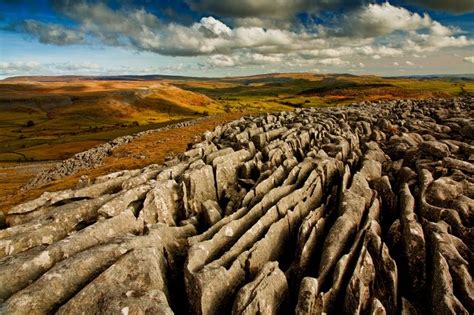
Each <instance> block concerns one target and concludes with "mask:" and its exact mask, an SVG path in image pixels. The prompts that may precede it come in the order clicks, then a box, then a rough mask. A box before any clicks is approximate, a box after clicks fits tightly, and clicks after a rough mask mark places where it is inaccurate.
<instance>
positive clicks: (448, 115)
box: [0, 98, 474, 314]
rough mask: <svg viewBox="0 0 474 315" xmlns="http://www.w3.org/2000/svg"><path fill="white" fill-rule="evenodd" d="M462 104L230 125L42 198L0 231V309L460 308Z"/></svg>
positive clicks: (470, 295) (464, 210) (469, 195)
mask: <svg viewBox="0 0 474 315" xmlns="http://www.w3.org/2000/svg"><path fill="white" fill-rule="evenodd" d="M473 110H474V106H473V99H472V98H464V99H453V100H442V99H440V100H423V101H421V100H418V101H413V100H400V101H381V102H375V103H369V102H366V103H363V104H359V105H357V106H349V107H344V108H325V109H301V110H296V111H295V112H282V113H278V114H275V115H269V114H268V115H263V116H258V117H244V118H242V119H240V120H237V121H234V122H231V123H227V124H225V125H222V126H219V127H217V128H216V129H215V130H213V131H208V132H206V133H205V134H204V135H203V137H202V141H201V142H199V143H195V144H193V145H192V146H190V148H189V150H188V151H186V152H185V153H183V154H182V155H180V156H178V157H176V158H174V159H173V160H170V161H168V162H166V163H165V165H150V166H148V167H145V168H143V169H136V170H126V171H121V172H116V173H112V174H108V175H105V176H102V177H99V178H97V179H95V181H94V182H93V183H90V184H89V185H86V186H85V187H82V188H78V189H71V190H65V191H59V192H51V193H49V192H48V193H44V194H43V195H42V196H41V197H39V198H38V199H35V200H32V201H29V202H27V203H24V204H21V205H18V206H16V207H14V208H13V209H11V210H10V211H9V213H8V214H7V217H6V219H7V222H8V223H9V225H10V227H9V228H7V229H4V230H0V283H1V284H2V285H1V286H0V300H1V301H2V305H1V310H0V312H2V313H5V314H25V313H28V314H48V313H59V314H98V313H100V314H102V313H104V314H109V313H122V314H144V313H149V314H172V313H177V314H186V313H192V314H226V313H229V314H277V313H279V314H292V313H295V314H323V313H328V314H339V313H350V314H353V313H357V314H358V313H373V314H398V313H403V314H429V313H435V314H472V313H473V312H474V284H473V281H472V274H473V272H472V270H473V269H472V262H473V261H474V259H473V249H474V245H473V226H472V222H473V219H474V202H473V198H474V177H473V173H474V165H473V161H474V145H473V140H474V118H473V117H474V115H473ZM151 149H152V148H151Z"/></svg>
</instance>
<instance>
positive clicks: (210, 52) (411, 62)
mask: <svg viewBox="0 0 474 315" xmlns="http://www.w3.org/2000/svg"><path fill="white" fill-rule="evenodd" d="M271 72H313V73H352V74H375V75H382V76H404V75H416V74H465V73H474V1H473V0H451V1H445V0H392V1H367V0H350V1H349V0H155V1H153V0H110V1H106V0H104V1H87V0H30V1H27V0H0V78H5V77H9V76H17V75H124V74H138V75H147V74H167V75H184V76H199V77H221V76H236V75H252V74H258V73H271Z"/></svg>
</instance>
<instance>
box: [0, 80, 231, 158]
mask: <svg viewBox="0 0 474 315" xmlns="http://www.w3.org/2000/svg"><path fill="white" fill-rule="evenodd" d="M222 112H223V108H222V107H221V106H219V104H218V103H216V102H215V101H213V100H212V99H210V98H208V97H207V96H204V95H200V94H197V93H194V92H191V91H184V90H181V89H179V88H177V87H174V86H170V85H168V84H162V83H157V82H102V81H100V82H95V81H94V82H82V81H78V82H67V83H64V82H54V83H33V84H23V83H12V82H7V83H0V143H1V146H0V160H3V161H5V160H7V161H8V160H25V159H27V160H31V159H33V160H51V159H64V158H67V157H69V156H71V155H72V154H74V153H77V152H79V151H83V150H85V149H88V148H90V147H92V146H94V145H97V144H99V143H103V142H104V141H107V140H109V139H113V138H116V137H118V136H121V135H126V134H131V133H136V132H139V131H142V130H146V129H154V128H158V127H161V126H163V125H166V124H169V123H171V122H177V121H182V120H186V119H193V118H195V117H199V116H202V115H204V114H217V113H222ZM28 121H32V122H34V125H32V126H28V125H27V122H28Z"/></svg>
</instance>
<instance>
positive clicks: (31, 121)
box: [26, 120, 35, 127]
mask: <svg viewBox="0 0 474 315" xmlns="http://www.w3.org/2000/svg"><path fill="white" fill-rule="evenodd" d="M34 125H35V122H34V121H33V120H28V121H27V122H26V127H33V126H34Z"/></svg>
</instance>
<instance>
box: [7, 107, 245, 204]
mask: <svg viewBox="0 0 474 315" xmlns="http://www.w3.org/2000/svg"><path fill="white" fill-rule="evenodd" d="M243 115H244V113H232V114H222V115H217V116H213V117H210V118H209V119H206V120H202V121H200V122H199V123H197V124H196V125H193V126H189V127H183V128H177V129H171V130H165V131H159V132H155V133H151V134H148V135H145V136H142V137H140V138H138V139H136V140H134V141H133V142H131V143H128V144H126V145H123V146H121V147H119V148H117V149H116V150H115V151H114V152H113V154H112V155H111V156H110V157H107V158H106V159H105V160H104V162H103V164H102V165H101V166H99V167H97V168H95V169H91V170H83V171H80V172H78V173H76V174H74V175H70V176H67V177H64V178H61V179H58V180H56V181H53V182H51V183H49V184H47V185H45V186H42V187H38V188H35V189H32V190H30V191H27V192H23V193H18V192H15V193H13V194H12V191H13V190H17V189H19V188H20V187H21V186H22V185H24V184H25V183H26V182H27V181H28V180H29V179H30V178H32V177H33V176H34V174H31V173H29V174H25V175H24V176H19V177H18V178H17V180H15V181H14V182H8V181H7V182H6V183H5V182H2V178H3V177H4V176H2V177H0V188H1V187H3V186H5V187H6V186H9V189H7V190H2V191H0V204H2V205H1V207H0V210H1V211H3V212H5V213H6V212H7V211H8V210H9V209H10V208H11V207H12V206H14V205H16V204H19V203H22V202H26V201H28V200H31V199H34V198H37V197H39V196H40V195H41V194H42V193H43V192H45V191H58V190H62V189H68V188H73V187H74V186H75V185H76V184H77V181H78V180H79V178H80V177H81V176H82V175H86V176H88V177H89V178H91V179H94V178H96V177H98V176H101V175H105V174H108V173H110V172H114V171H119V170H124V169H135V168H141V167H145V166H147V165H150V164H154V163H156V164H162V163H163V162H164V160H165V157H166V156H168V155H170V154H177V153H181V152H184V151H185V150H186V149H187V145H188V144H189V143H192V142H194V141H195V140H196V137H199V136H200V135H201V134H202V133H203V132H205V131H206V130H212V129H214V128H215V127H216V126H217V125H219V124H223V123H225V122H228V121H231V120H235V119H238V118H240V117H242V116H243ZM143 156H144V158H143ZM9 164H12V165H15V164H14V163H9ZM1 172H2V169H0V174H1ZM9 172H10V173H11V170H9ZM10 178H13V177H10ZM2 185H3V186H2Z"/></svg>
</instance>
